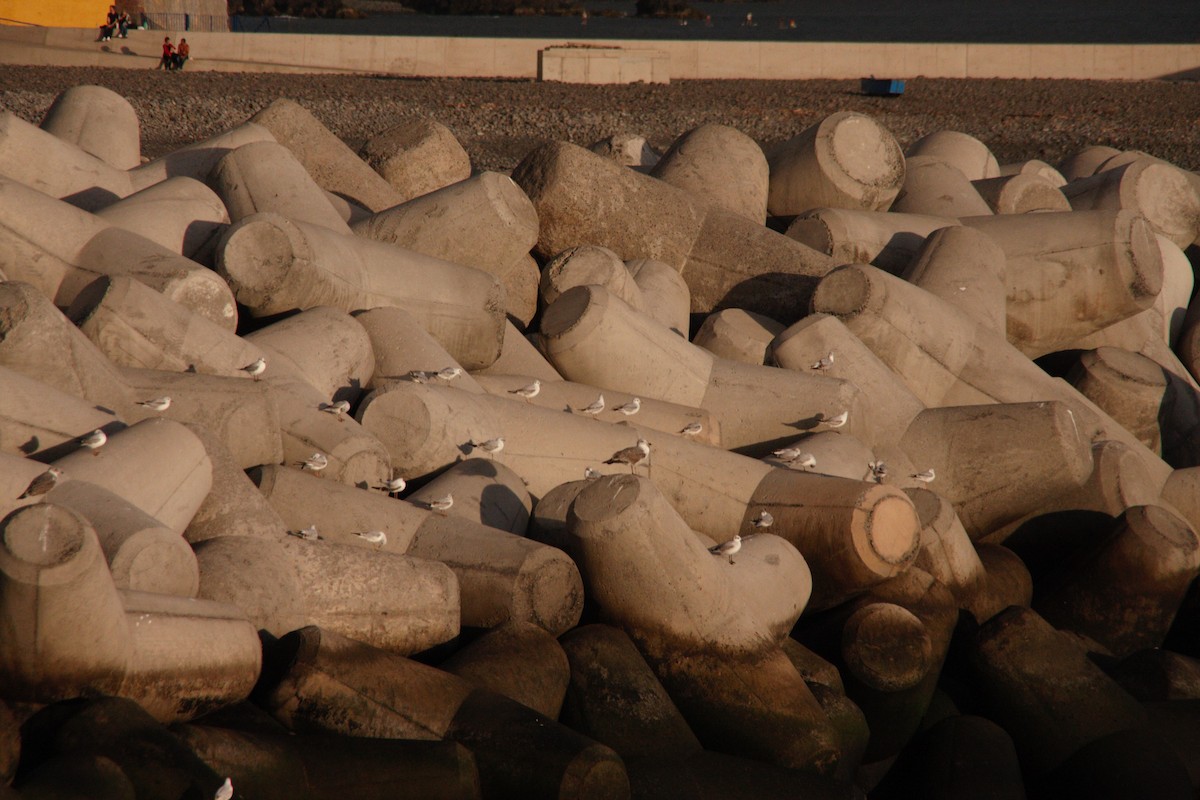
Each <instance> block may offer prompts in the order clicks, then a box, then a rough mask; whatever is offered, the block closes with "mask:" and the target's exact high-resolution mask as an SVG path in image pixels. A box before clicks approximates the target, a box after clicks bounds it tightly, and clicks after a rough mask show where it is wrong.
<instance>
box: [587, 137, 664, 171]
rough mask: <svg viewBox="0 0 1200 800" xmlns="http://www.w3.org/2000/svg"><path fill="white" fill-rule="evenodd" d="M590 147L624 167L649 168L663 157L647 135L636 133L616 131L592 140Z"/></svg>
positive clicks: (644, 169)
mask: <svg viewBox="0 0 1200 800" xmlns="http://www.w3.org/2000/svg"><path fill="white" fill-rule="evenodd" d="M588 149H589V150H591V151H592V152H593V153H595V154H597V155H600V156H604V157H605V158H610V159H612V160H613V161H615V162H617V163H618V164H620V165H621V166H623V167H633V168H634V169H641V170H642V171H643V172H644V171H646V170H649V169H650V168H651V167H653V166H654V165H655V164H657V163H658V160H659V159H660V158H662V155H660V154H659V153H658V152H657V151H656V150H655V149H654V148H653V147H651V146H650V143H649V142H647V141H646V137H645V136H641V135H639V134H636V133H614V134H612V135H611V136H605V137H604V138H603V139H600V140H598V141H595V142H592V143H591V144H590V145H588Z"/></svg>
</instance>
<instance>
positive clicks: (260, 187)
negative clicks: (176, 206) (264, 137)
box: [207, 142, 350, 233]
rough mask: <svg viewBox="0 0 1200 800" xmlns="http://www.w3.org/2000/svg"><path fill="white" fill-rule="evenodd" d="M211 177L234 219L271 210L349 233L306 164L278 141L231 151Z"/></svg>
mask: <svg viewBox="0 0 1200 800" xmlns="http://www.w3.org/2000/svg"><path fill="white" fill-rule="evenodd" d="M207 182H208V185H209V186H211V187H212V189H213V191H215V192H216V193H217V195H219V196H220V198H221V201H222V202H223V203H224V204H225V208H227V209H228V210H229V219H230V221H231V222H238V221H239V220H242V219H245V218H246V217H248V216H250V215H251V214H259V213H264V212H267V211H271V212H274V213H276V214H279V215H281V216H284V217H287V218H288V219H290V220H294V221H296V222H307V223H309V224H312V225H323V226H324V227H326V228H329V229H330V230H334V231H337V232H338V233H349V232H350V228H349V227H348V226H347V225H346V223H345V222H344V221H343V220H342V218H341V216H339V215H338V213H337V211H336V210H335V209H334V207H333V206H332V205H330V203H329V201H328V200H327V199H326V198H325V192H324V191H323V190H322V189H321V187H320V186H317V184H316V181H314V180H313V179H312V178H311V177H310V176H309V174H308V172H307V171H306V170H305V169H304V165H303V164H301V163H300V162H299V161H297V160H296V157H295V156H294V155H292V152H291V151H290V150H288V149H287V148H286V147H284V146H283V145H281V144H279V143H278V142H251V143H250V144H246V145H242V146H241V147H239V148H237V149H236V150H231V151H229V152H228V153H226V154H225V155H224V156H222V157H221V160H220V161H218V162H217V163H216V166H214V167H213V168H212V172H210V173H209V174H208V179H207Z"/></svg>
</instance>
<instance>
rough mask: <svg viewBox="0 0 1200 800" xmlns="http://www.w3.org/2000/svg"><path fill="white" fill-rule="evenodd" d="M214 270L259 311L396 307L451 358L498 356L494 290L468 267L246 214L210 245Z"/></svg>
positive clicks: (490, 279) (499, 313)
mask: <svg viewBox="0 0 1200 800" xmlns="http://www.w3.org/2000/svg"><path fill="white" fill-rule="evenodd" d="M217 268H218V270H220V272H221V274H222V275H223V276H224V277H226V278H227V279H228V280H229V282H230V285H231V286H232V287H233V290H234V293H235V294H236V296H237V298H238V300H239V301H240V302H242V303H244V304H245V305H246V306H248V307H249V308H250V309H251V311H252V312H253V313H254V314H256V315H259V316H266V315H270V314H276V313H279V312H281V311H290V310H292V309H297V308H300V309H305V308H313V307H315V306H320V305H326V306H333V307H335V308H340V309H342V310H343V311H355V310H358V309H363V308H374V307H375V306H380V305H394V306H400V307H401V308H403V309H405V310H407V311H408V312H409V313H411V314H412V315H413V316H415V317H416V318H417V319H418V320H420V321H421V324H422V325H424V326H425V329H426V330H428V331H429V333H430V334H431V335H432V336H433V337H434V338H435V339H437V340H438V341H439V342H441V343H442V344H443V345H444V346H445V347H446V349H447V350H449V351H450V353H451V354H452V355H453V356H454V358H455V360H457V361H458V362H459V363H460V364H462V365H463V366H464V367H466V368H467V369H478V368H479V367H484V366H487V365H489V364H491V363H492V362H493V361H495V360H496V358H497V357H498V356H499V353H500V343H501V341H502V335H503V326H504V320H505V317H504V288H503V287H502V286H501V285H500V281H499V280H498V279H497V278H496V277H495V276H493V275H489V274H487V273H486V272H483V271H482V270H477V269H474V268H472V267H465V266H462V265H459V264H452V263H450V262H448V261H442V260H440V259H436V258H432V257H430V256H425V255H421V254H419V253H416V252H413V251H411V250H403V249H401V248H398V247H395V246H393V245H389V244H384V243H382V242H374V241H371V240H369V239H363V238H360V237H357V236H349V235H345V234H338V233H336V232H334V231H331V230H329V229H328V228H323V227H320V226H317V225H308V224H305V223H301V222H293V221H291V220H288V219H286V218H284V217H281V216H279V215H278V214H271V213H267V214H255V215H252V216H249V217H246V218H245V219H243V220H242V221H240V222H239V223H237V224H236V225H233V226H231V227H230V228H229V230H227V231H226V232H225V233H224V234H223V235H222V237H221V240H220V241H219V242H218V243H217Z"/></svg>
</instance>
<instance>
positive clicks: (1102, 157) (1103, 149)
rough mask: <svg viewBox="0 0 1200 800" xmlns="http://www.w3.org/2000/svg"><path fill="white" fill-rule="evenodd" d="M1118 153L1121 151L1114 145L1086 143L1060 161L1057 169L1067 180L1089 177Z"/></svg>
mask: <svg viewBox="0 0 1200 800" xmlns="http://www.w3.org/2000/svg"><path fill="white" fill-rule="evenodd" d="M1119 155H1121V151H1120V150H1118V149H1117V148H1115V147H1108V146H1107V145H1100V144H1093V145H1088V146H1087V147H1085V148H1083V149H1082V150H1080V151H1078V152H1076V153H1072V154H1071V155H1069V156H1067V157H1066V158H1064V159H1063V160H1062V161H1060V162H1059V164H1058V171H1059V172H1060V173H1062V176H1063V177H1064V178H1066V179H1067V180H1068V181H1077V180H1079V179H1080V178H1090V177H1092V176H1093V175H1095V174H1096V171H1097V170H1098V169H1099V168H1100V166H1101V165H1102V164H1103V163H1104V162H1105V161H1107V160H1109V159H1110V158H1112V157H1113V156H1119Z"/></svg>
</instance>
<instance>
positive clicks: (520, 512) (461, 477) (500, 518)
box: [405, 437, 533, 536]
mask: <svg viewBox="0 0 1200 800" xmlns="http://www.w3.org/2000/svg"><path fill="white" fill-rule="evenodd" d="M503 438H504V437H493V438H491V439H485V440H483V441H477V442H474V443H472V442H467V443H466V447H465V449H467V450H468V453H467V458H465V459H464V460H462V461H460V462H458V463H457V464H455V465H454V466H452V467H450V468H449V469H447V470H446V471H445V472H443V473H442V474H441V475H438V476H437V477H436V478H434V479H433V480H432V481H430V482H429V483H427V484H425V485H424V486H422V487H421V488H420V489H418V490H416V491H415V492H412V493H411V494H409V495H408V497H407V498H405V499H407V500H408V501H409V502H410V503H414V504H416V505H418V506H425V507H426V508H429V509H431V510H437V503H438V500H439V498H444V497H447V496H450V497H453V498H454V504H453V505H452V506H451V507H450V508H449V509H447V510H446V511H445V512H444V513H445V514H447V515H449V516H454V517H458V518H459V519H466V520H470V521H471V522H475V523H478V524H480V525H486V526H487V527H489V528H495V529H496V530H500V531H504V532H506V533H513V534H516V535H517V536H524V535H525V529H526V528H527V527H528V526H529V512H530V511H532V510H533V503H532V501H531V500H530V498H529V491H528V490H527V489H526V488H525V486H524V484H523V483H522V482H521V477H520V476H519V475H517V474H516V473H515V472H513V471H512V470H511V469H509V468H508V467H506V466H504V465H503V464H501V463H498V462H496V461H495V457H494V455H493V454H491V453H488V452H487V449H486V448H487V447H488V446H491V447H493V448H495V447H496V446H497V445H499V446H500V447H503V446H504V444H505V442H503V441H502V440H503Z"/></svg>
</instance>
